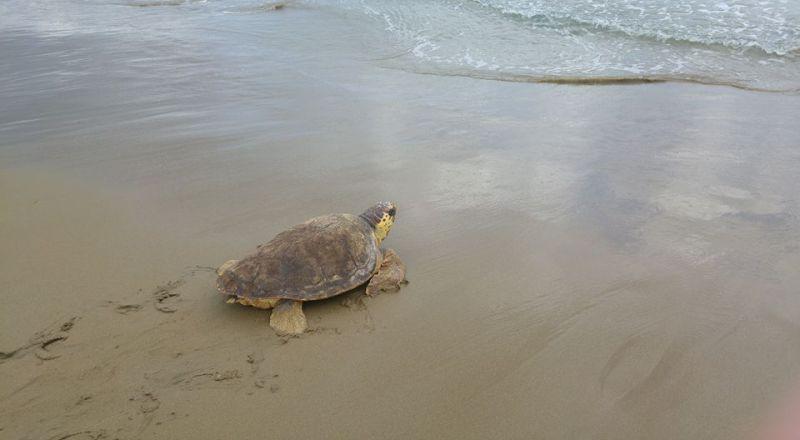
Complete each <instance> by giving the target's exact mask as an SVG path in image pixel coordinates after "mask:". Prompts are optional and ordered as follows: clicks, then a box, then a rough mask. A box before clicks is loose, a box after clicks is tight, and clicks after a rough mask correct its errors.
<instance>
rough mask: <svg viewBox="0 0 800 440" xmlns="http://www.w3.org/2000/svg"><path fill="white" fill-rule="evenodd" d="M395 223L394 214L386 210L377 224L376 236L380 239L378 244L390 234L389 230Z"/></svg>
mask: <svg viewBox="0 0 800 440" xmlns="http://www.w3.org/2000/svg"><path fill="white" fill-rule="evenodd" d="M393 225H394V216H392V215H389V213H387V212H384V213H383V217H381V220H380V221H379V222H378V224H376V225H375V238H376V239H378V245H380V244H381V242H382V241H383V239H384V238H386V236H387V235H389V230H390V229H392V226H393Z"/></svg>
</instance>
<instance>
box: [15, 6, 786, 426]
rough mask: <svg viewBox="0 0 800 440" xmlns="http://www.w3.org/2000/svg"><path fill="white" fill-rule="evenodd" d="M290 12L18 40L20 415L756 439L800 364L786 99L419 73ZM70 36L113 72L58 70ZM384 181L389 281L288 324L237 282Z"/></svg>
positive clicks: (77, 52) (58, 422) (373, 196)
mask: <svg viewBox="0 0 800 440" xmlns="http://www.w3.org/2000/svg"><path fill="white" fill-rule="evenodd" d="M139 9H147V8H139ZM275 17H277V18H274V19H270V20H274V21H271V22H270V24H271V26H273V27H272V28H270V30H269V31H265V32H268V34H267V36H269V37H270V38H272V40H270V41H271V44H270V45H268V48H267V49H265V50H266V51H267V52H268V53H266V54H264V55H265V56H264V58H259V60H258V61H253V60H250V62H249V63H248V64H247V65H248V66H249V67H248V68H249V69H250V70H251V72H250V74H249V75H245V74H241V75H245V76H244V77H242V76H237V75H239V74H240V73H237V72H236V71H235V69H231V70H227V69H228V67H229V66H231V65H234V62H235V61H236V58H237V57H239V56H240V55H241V54H240V53H235V51H234V52H233V53H214V54H213V56H211V55H207V52H205V49H207V48H204V47H199V46H198V47H196V48H194V49H196V51H194V52H192V51H191V50H190V49H192V48H187V47H179V48H176V47H172V46H171V44H173V43H172V42H169V41H167V42H164V41H160V42H158V43H153V42H149V43H148V42H145V43H143V44H142V45H140V46H136V47H135V48H133V47H129V46H126V45H124V44H122V43H119V41H117V40H116V37H114V36H110V37H109V36H103V35H77V36H72V37H69V38H40V37H37V36H36V35H30V34H19V35H15V36H14V37H15V38H7V39H5V40H2V42H0V45H2V48H3V50H4V51H5V53H14V54H15V55H16V57H15V58H14V59H15V62H14V63H10V64H7V65H6V66H5V67H3V68H2V69H3V70H0V75H2V78H5V79H8V78H10V77H12V76H13V77H15V78H20V79H19V81H20V82H21V84H17V83H14V84H13V85H8V86H7V87H6V88H3V89H2V90H0V93H2V95H0V98H1V99H2V102H3V105H2V108H1V110H2V111H0V133H2V136H3V137H2V139H3V140H2V148H0V187H1V188H2V191H0V212H2V217H1V218H0V243H2V246H0V253H1V254H0V255H1V257H0V260H1V261H2V262H3V264H2V266H1V267H0V283H2V285H3V286H4V289H3V296H2V300H3V307H2V309H0V310H2V312H1V313H2V314H1V315H0V352H2V354H0V375H2V377H3V378H4V379H3V380H2V381H0V438H9V439H11V438H13V439H17V438H23V439H40V438H46V439H49V438H56V439H63V438H71V439H83V438H120V439H134V438H203V439H205V438H208V439H213V438H224V437H237V438H274V439H284V438H286V439H289V438H292V439H297V438H398V439H399V438H448V439H449V438H453V439H456V438H459V439H462V438H475V439H479V438H480V439H483V438H607V439H621V438H631V439H634V438H636V439H638V438H649V439H676V438H702V439H737V438H742V439H744V438H751V436H752V435H753V433H754V432H755V431H756V430H757V429H758V427H759V425H760V423H761V421H762V419H763V418H764V417H765V416H766V414H767V413H768V412H769V411H770V410H771V409H772V408H773V407H774V406H775V405H777V404H778V403H780V402H781V399H783V398H784V396H785V394H786V392H787V391H788V390H789V389H791V388H792V387H793V386H795V385H796V384H797V382H798V380H800V344H799V343H798V342H800V297H798V295H797V294H798V289H800V274H799V273H798V271H797V268H798V267H800V242H799V241H798V237H799V236H800V235H798V232H800V222H798V212H800V209H798V199H797V190H798V183H797V182H800V171H798V170H800V166H798V165H800V150H798V145H800V130H798V129H797V127H796V115H798V114H800V100H798V98H797V96H792V95H782V94H768V93H756V92H748V91H741V90H735V89H732V88H725V87H713V86H698V85H688V84H671V83H664V84H642V85H624V86H564V85H550V84H518V83H504V82H494V81H482V80H478V79H471V78H453V77H436V76H431V75H415V74H413V73H408V72H403V71H398V70H393V69H387V68H385V67H386V66H383V65H381V63H380V62H374V61H372V60H375V59H378V58H380V56H378V55H379V54H376V53H374V51H373V48H370V47H366V48H365V47H361V46H359V45H357V44H353V43H352V40H351V39H348V35H347V31H346V30H345V27H344V26H342V24H341V23H338V22H336V21H335V20H333V19H332V18H331V17H329V16H326V15H325V14H324V13H322V12H319V11H311V10H302V9H298V10H292V9H290V8H287V10H285V11H282V12H281V14H280V15H279V16H278V15H276V16H275ZM242 19H243V20H244V19H246V18H242ZM298 27H299V28H300V29H302V30H303V31H304V32H288V31H287V30H289V29H297V28H298ZM352 32H354V33H355V32H357V30H352ZM259 37H264V35H260V36H259ZM220 38H222V39H223V40H224V37H220ZM304 39H310V40H313V41H316V42H320V43H319V45H316V44H315V45H308V44H307V43H303V41H304ZM223 43H224V41H223ZM251 43H252V44H255V43H253V42H251V41H249V40H247V39H245V40H244V42H243V43H242V44H243V45H244V48H242V49H241V50H242V51H246V50H247V48H248V46H247V44H251ZM120 44H122V46H123V47H129V48H130V51H129V52H125V51H119V50H118V49H119V46H115V45H120ZM86 48H90V49H91V53H89V52H87V49H86ZM178 49H180V51H179V53H181V54H183V55H182V56H184V57H185V58H186V59H174V58H171V59H164V58H158V57H156V56H154V54H161V53H166V54H170V53H174V51H176V50H178ZM187 51H188V52H187ZM140 52H141V53H140ZM142 54H147V55H148V56H150V57H151V58H146V57H145V58H142V57H140V55H142ZM267 55H268V56H267ZM59 57H60V58H59ZM70 57H77V59H80V60H83V61H82V62H85V63H86V64H87V65H90V66H95V65H105V66H107V69H106V70H105V71H101V70H102V69H98V71H97V72H93V71H90V72H88V73H87V74H86V75H87V76H86V77H81V78H77V79H76V78H74V77H70V76H67V77H66V78H65V77H62V76H58V78H60V80H61V81H64V83H58V82H57V81H56V82H55V83H54V82H53V78H51V77H48V76H47V75H44V76H42V75H40V74H41V73H42V72H48V71H51V70H53V66H60V67H63V65H62V64H60V63H66V62H68V61H69V59H70ZM64 58H66V61H65V60H64ZM229 58H230V59H229ZM208 59H211V60H213V62H209V61H208ZM103 60H104V61H107V63H106V64H102V63H98V61H103ZM120 61H129V62H130V63H129V64H125V63H120ZM239 61H241V60H239ZM137 62H138V63H145V62H146V63H152V64H151V65H148V66H147V67H148V68H147V69H144V70H143V71H146V72H147V74H148V75H159V74H160V75H163V76H166V78H164V80H163V81H162V82H158V81H154V78H153V77H142V78H133V77H130V76H128V75H127V74H129V73H130V72H129V71H128V70H125V69H134V70H136V69H138V65H137V64H136V63H137ZM120 65H124V66H126V67H116V66H120ZM154 66H163V68H164V71H163V72H154V71H153V70H152V69H153V67H154ZM187 66H195V67H196V69H198V70H201V71H204V73H205V75H200V74H197V76H196V77H195V76H193V75H195V73H194V72H195V71H194V70H191V69H190V70H184V69H185V68H187ZM116 69H120V70H116ZM37 72H38V73H39V74H37ZM165 72H166V73H165ZM210 73H216V76H215V75H211V74H210ZM184 75H189V77H190V79H191V81H187V82H183V81H184V80H186V78H185V77H184ZM234 79H236V80H237V81H239V82H238V83H233V81H234ZM6 84H11V83H8V82H7V83H6ZM26 90H27V92H26ZM379 199H392V200H394V201H396V202H397V203H398V206H399V211H398V219H397V223H396V225H395V228H394V229H393V231H392V234H391V235H390V237H389V239H388V241H387V242H386V245H387V246H389V247H392V248H394V249H396V250H397V252H398V254H399V255H400V256H401V257H402V258H403V259H404V261H405V262H406V264H407V266H408V278H409V280H410V281H411V282H410V284H409V285H408V286H406V287H404V288H403V289H402V290H401V291H400V292H399V293H394V294H382V295H380V296H378V297H375V298H365V297H363V292H360V291H356V292H353V293H351V294H348V295H345V296H343V297H337V298H333V299H331V300H326V301H320V302H315V303H312V304H308V305H307V306H306V308H305V310H306V315H307V317H308V320H309V325H310V327H311V331H309V332H308V333H307V334H304V335H303V336H301V337H299V338H281V337H278V336H276V335H274V334H273V332H272V331H271V329H270V328H269V327H268V318H269V313H268V312H264V311H261V310H257V309H253V308H246V307H240V306H230V305H227V304H225V303H224V301H223V299H222V298H221V297H220V296H219V294H217V293H216V291H215V288H214V280H215V275H214V273H213V268H214V267H216V266H217V265H219V264H221V263H222V262H224V261H226V260H228V259H230V258H237V257H240V256H242V255H244V254H246V253H248V252H250V251H252V250H253V249H254V247H255V246H256V245H257V244H259V243H262V242H265V241H267V240H268V239H269V238H271V237H272V236H273V235H274V234H276V233H278V232H280V231H281V230H283V229H284V228H286V227H288V226H291V225H292V224H295V223H298V222H301V221H303V220H305V219H307V218H309V217H312V216H314V215H319V214H325V213H329V212H353V213H356V212H360V211H361V210H362V209H364V208H365V207H367V206H369V205H370V204H371V203H373V202H374V201H376V200H379Z"/></svg>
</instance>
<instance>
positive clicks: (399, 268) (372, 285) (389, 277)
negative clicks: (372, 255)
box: [366, 249, 408, 296]
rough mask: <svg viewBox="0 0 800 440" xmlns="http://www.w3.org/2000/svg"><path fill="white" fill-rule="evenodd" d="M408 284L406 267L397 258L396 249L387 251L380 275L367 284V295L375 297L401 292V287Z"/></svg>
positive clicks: (377, 274)
mask: <svg viewBox="0 0 800 440" xmlns="http://www.w3.org/2000/svg"><path fill="white" fill-rule="evenodd" d="M406 283H408V281H406V265H405V263H403V261H402V260H400V257H398V256H397V253H396V252H395V251H394V249H387V250H385V251H384V252H383V261H382V262H381V267H380V268H379V269H378V273H376V274H375V276H373V277H372V279H371V280H369V284H367V292H366V293H367V295H369V296H374V295H377V294H378V293H380V292H387V291H396V290H400V286H401V285H403V284H406Z"/></svg>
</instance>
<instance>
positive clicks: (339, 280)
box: [217, 214, 380, 301]
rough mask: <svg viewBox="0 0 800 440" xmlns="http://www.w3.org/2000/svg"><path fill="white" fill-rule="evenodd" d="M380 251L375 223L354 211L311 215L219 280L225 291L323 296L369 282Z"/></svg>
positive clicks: (307, 297) (255, 296) (295, 297)
mask: <svg viewBox="0 0 800 440" xmlns="http://www.w3.org/2000/svg"><path fill="white" fill-rule="evenodd" d="M379 259H380V250H379V248H378V243H377V241H376V239H375V234H374V233H373V230H372V227H371V226H370V225H368V224H367V223H366V222H365V221H364V220H362V219H361V218H359V217H357V216H354V215H350V214H332V215H325V216H322V217H316V218H313V219H311V220H309V221H307V222H305V223H303V224H300V225H297V226H294V227H292V228H291V229H289V230H287V231H284V232H281V233H280V234H278V235H276V236H275V238H273V239H272V240H271V241H270V242H269V243H267V244H264V245H261V246H259V247H258V250H257V251H256V253H254V254H252V255H249V256H247V257H245V258H244V259H242V260H240V261H239V262H238V263H236V264H235V265H233V266H232V267H231V268H229V269H228V270H225V271H224V272H223V273H222V274H221V275H220V276H219V278H218V279H217V287H218V289H219V290H220V292H222V293H223V294H226V295H235V296H237V297H244V298H250V299H262V298H264V299H266V298H288V299H293V300H297V301H313V300H318V299H325V298H329V297H331V296H335V295H338V294H340V293H344V292H346V291H348V290H351V289H353V288H355V287H358V286H359V285H361V284H364V283H366V282H367V281H369V279H370V278H371V277H372V275H373V274H374V273H375V269H376V267H377V264H378V262H379V261H378V260H379Z"/></svg>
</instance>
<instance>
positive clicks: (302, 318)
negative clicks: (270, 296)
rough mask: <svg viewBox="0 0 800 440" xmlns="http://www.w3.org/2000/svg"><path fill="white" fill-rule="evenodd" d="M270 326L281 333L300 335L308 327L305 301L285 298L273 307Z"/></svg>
mask: <svg viewBox="0 0 800 440" xmlns="http://www.w3.org/2000/svg"><path fill="white" fill-rule="evenodd" d="M269 326H270V327H272V328H273V329H274V330H275V332H277V333H278V334H279V335H299V334H302V333H303V332H305V331H306V329H308V322H307V321H306V315H305V314H303V303H302V302H301V301H293V300H290V299H284V300H281V301H280V302H278V304H277V305H276V306H275V308H273V309H272V314H271V315H270V317H269Z"/></svg>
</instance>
